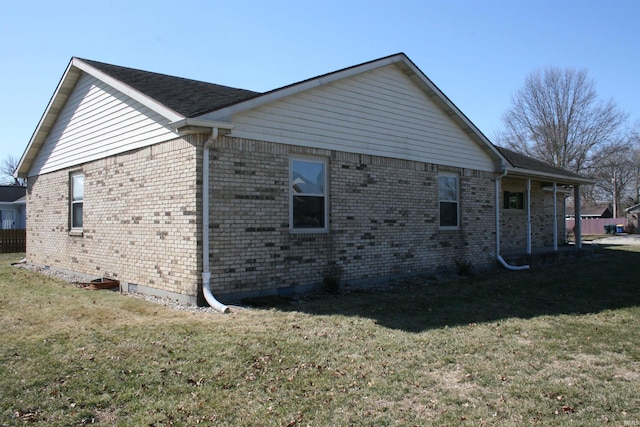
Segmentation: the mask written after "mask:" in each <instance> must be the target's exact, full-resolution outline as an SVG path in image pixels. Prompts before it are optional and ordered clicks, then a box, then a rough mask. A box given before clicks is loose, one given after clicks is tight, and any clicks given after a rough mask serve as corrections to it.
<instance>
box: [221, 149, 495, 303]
mask: <svg viewBox="0 0 640 427" xmlns="http://www.w3.org/2000/svg"><path fill="white" fill-rule="evenodd" d="M211 152H212V158H211V183H212V189H211V206H210V209H211V266H212V273H213V274H212V278H213V279H212V280H213V282H214V283H213V289H214V291H215V292H217V293H218V294H219V295H223V294H236V293H247V292H255V293H260V292H266V291H269V290H273V289H277V288H287V287H295V286H301V285H305V284H318V283H321V282H322V278H323V275H324V274H327V273H330V274H335V275H338V276H339V278H340V280H341V281H342V282H348V281H355V280H358V279H366V278H375V277H381V276H392V275H398V274H406V273H412V272H418V271H429V270H437V269H443V268H446V269H455V265H456V261H457V260H458V261H462V262H469V263H472V264H475V265H478V266H483V267H484V266H486V265H490V264H492V263H493V258H494V253H493V248H494V245H495V224H494V222H495V215H494V210H493V209H494V202H493V198H494V193H493V188H494V187H493V178H492V175H491V174H489V173H483V172H479V171H472V170H461V169H456V168H453V169H452V168H442V167H438V165H434V164H426V163H419V162H412V161H404V160H395V159H389V158H381V157H374V156H365V155H356V154H349V153H342V152H332V151H327V150H318V149H307V148H303V147H298V146H287V145H282V144H273V143H267V142H260V141H252V140H240V139H234V138H228V137H227V138H221V139H219V140H218V141H216V143H215V144H214V146H213V147H212V150H211ZM296 154H302V155H312V156H319V157H324V158H328V159H329V182H330V184H329V186H330V189H329V191H330V199H329V203H330V220H331V223H330V232H329V233H327V234H322V233H314V234H292V233H290V232H289V228H288V226H289V224H288V220H289V192H288V191H289V190H288V176H289V175H288V168H289V157H290V156H291V155H296ZM439 171H446V172H456V173H459V174H460V175H461V179H460V186H461V188H460V193H461V227H460V230H456V231H440V230H439V227H438V202H437V200H438V194H437V191H438V188H437V177H438V172H439Z"/></svg>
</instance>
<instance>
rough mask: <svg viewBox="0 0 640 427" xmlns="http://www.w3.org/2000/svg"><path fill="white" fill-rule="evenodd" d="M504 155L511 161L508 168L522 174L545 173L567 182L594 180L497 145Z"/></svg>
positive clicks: (587, 182)
mask: <svg viewBox="0 0 640 427" xmlns="http://www.w3.org/2000/svg"><path fill="white" fill-rule="evenodd" d="M496 148H497V149H498V151H499V152H500V154H502V156H503V157H504V158H505V159H506V160H507V162H509V164H510V165H511V168H508V170H510V171H511V172H515V173H522V174H525V175H526V174H534V175H544V176H547V177H548V178H550V179H552V178H560V179H562V180H564V181H566V182H567V183H584V184H590V183H592V180H590V179H588V178H585V177H583V176H581V175H578V174H577V173H575V172H571V171H568V170H566V169H562V168H558V167H555V166H551V165H549V164H548V163H545V162H543V161H542V160H538V159H534V158H532V157H529V156H525V155H524V154H520V153H518V152H516V151H513V150H510V149H508V148H504V147H497V146H496Z"/></svg>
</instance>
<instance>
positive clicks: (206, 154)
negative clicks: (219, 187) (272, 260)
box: [202, 127, 230, 313]
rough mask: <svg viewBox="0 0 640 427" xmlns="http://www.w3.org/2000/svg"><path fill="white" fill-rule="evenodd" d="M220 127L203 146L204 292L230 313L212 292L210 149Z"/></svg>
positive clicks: (216, 307)
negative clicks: (210, 260) (210, 257)
mask: <svg viewBox="0 0 640 427" xmlns="http://www.w3.org/2000/svg"><path fill="white" fill-rule="evenodd" d="M218 132H219V131H218V128H217V127H213V128H212V129H211V137H210V138H209V139H208V140H207V141H206V142H205V143H204V146H203V148H202V293H203V294H204V299H205V300H206V301H207V303H208V304H209V305H210V306H211V307H212V308H213V309H214V310H217V311H219V312H220V313H229V311H230V310H229V307H227V306H226V305H224V304H222V303H221V302H220V301H218V300H217V299H216V297H215V296H213V294H212V293H211V271H210V266H209V149H210V148H211V145H213V143H214V141H215V140H216V139H217V138H218Z"/></svg>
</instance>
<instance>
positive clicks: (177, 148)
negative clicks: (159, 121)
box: [27, 137, 202, 302]
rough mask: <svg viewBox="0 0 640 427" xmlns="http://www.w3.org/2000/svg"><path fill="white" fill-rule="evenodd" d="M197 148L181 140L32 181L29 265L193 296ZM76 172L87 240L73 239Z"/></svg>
mask: <svg viewBox="0 0 640 427" xmlns="http://www.w3.org/2000/svg"><path fill="white" fill-rule="evenodd" d="M200 139H201V138H200ZM198 142H199V143H200V145H201V143H202V141H200V140H199V139H198V138H196V137H189V138H184V139H177V140H174V141H170V142H167V143H163V144H158V145H154V146H151V147H147V148H143V149H140V150H136V151H133V152H128V153H125V154H120V155H117V156H113V157H109V158H106V159H103V160H99V161H95V162H91V163H87V164H84V165H80V166H78V167H74V168H72V169H65V170H61V171H57V172H52V173H49V174H45V175H40V176H38V177H33V178H29V180H28V181H29V187H28V209H27V236H28V237H27V239H28V240H27V257H28V258H29V260H30V261H32V262H35V263H39V264H44V265H52V266H56V267H59V268H64V269H68V270H72V271H77V272H81V273H85V274H88V275H91V276H96V277H101V276H105V277H112V278H117V279H120V280H122V281H126V282H128V283H131V284H136V285H142V286H147V287H150V288H156V289H158V290H162V291H166V292H168V293H170V294H176V295H186V296H195V295H196V294H197V286H198V282H199V280H200V271H199V269H200V268H201V267H200V266H201V261H200V258H199V257H198V256H196V255H197V251H198V247H197V245H198V241H199V240H200V241H201V239H200V238H199V236H198V233H199V225H198V223H199V222H200V216H199V212H200V206H199V205H198V203H197V194H198V193H197V192H198V191H199V188H198V185H197V183H198V182H199V181H198V176H197V174H198V173H199V171H200V169H199V168H198V167H197V165H198V164H199V158H198V155H197V153H198V152H199V151H198V148H197V145H198ZM75 171H82V172H83V173H84V174H85V189H84V207H83V208H84V213H83V220H84V224H83V226H84V227H83V233H82V235H71V233H69V180H70V178H69V174H70V173H71V172H75ZM187 299H188V300H192V301H193V302H195V299H194V298H187Z"/></svg>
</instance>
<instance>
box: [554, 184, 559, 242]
mask: <svg viewBox="0 0 640 427" xmlns="http://www.w3.org/2000/svg"><path fill="white" fill-rule="evenodd" d="M557 194H558V184H556V183H555V182H554V183H553V251H554V252H558V200H557Z"/></svg>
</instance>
